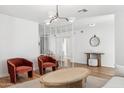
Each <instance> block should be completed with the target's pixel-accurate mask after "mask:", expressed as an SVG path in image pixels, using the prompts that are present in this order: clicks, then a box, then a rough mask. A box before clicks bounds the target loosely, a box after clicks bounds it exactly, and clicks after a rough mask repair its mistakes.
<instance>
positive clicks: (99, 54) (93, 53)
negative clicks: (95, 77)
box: [85, 52, 104, 67]
mask: <svg viewBox="0 0 124 93" xmlns="http://www.w3.org/2000/svg"><path fill="white" fill-rule="evenodd" d="M85 54H86V55H87V65H88V66H89V59H90V56H91V55H95V56H96V59H97V62H98V63H97V67H100V66H101V55H102V54H104V53H97V52H91V53H90V52H87V53H85Z"/></svg>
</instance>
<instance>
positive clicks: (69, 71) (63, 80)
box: [40, 67, 90, 88]
mask: <svg viewBox="0 0 124 93" xmlns="http://www.w3.org/2000/svg"><path fill="white" fill-rule="evenodd" d="M89 73H90V71H89V70H88V69H86V68H82V67H73V68H64V69H60V70H57V71H54V72H50V73H48V74H45V75H43V76H41V78H40V82H41V83H42V84H44V87H47V88H48V87H51V88H52V87H53V88H62V87H63V88H77V87H78V88H81V87H85V84H86V78H87V76H88V75H89Z"/></svg>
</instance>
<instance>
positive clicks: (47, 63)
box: [38, 55, 58, 74]
mask: <svg viewBox="0 0 124 93" xmlns="http://www.w3.org/2000/svg"><path fill="white" fill-rule="evenodd" d="M38 66H39V72H40V74H44V73H45V69H46V68H47V67H52V70H53V71H54V70H56V69H57V68H58V61H56V60H55V59H54V58H52V57H50V56H46V55H40V56H39V57H38Z"/></svg>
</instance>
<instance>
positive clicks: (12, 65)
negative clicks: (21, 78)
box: [7, 62, 16, 73]
mask: <svg viewBox="0 0 124 93" xmlns="http://www.w3.org/2000/svg"><path fill="white" fill-rule="evenodd" d="M7 64H8V72H9V73H11V72H13V71H14V72H15V71H16V66H15V65H14V64H12V63H10V62H8V63H7Z"/></svg>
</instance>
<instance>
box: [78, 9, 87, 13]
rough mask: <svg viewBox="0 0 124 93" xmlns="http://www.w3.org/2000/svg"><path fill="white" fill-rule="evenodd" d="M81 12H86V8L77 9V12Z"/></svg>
mask: <svg viewBox="0 0 124 93" xmlns="http://www.w3.org/2000/svg"><path fill="white" fill-rule="evenodd" d="M81 12H88V10H87V9H80V10H78V13H81Z"/></svg>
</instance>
